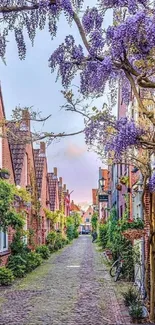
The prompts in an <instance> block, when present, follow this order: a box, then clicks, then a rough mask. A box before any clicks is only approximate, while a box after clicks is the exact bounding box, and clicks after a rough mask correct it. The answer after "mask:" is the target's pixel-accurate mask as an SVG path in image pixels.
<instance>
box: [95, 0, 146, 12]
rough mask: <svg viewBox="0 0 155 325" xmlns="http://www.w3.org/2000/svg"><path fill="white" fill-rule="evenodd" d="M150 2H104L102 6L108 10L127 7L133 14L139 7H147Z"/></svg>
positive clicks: (113, 0)
mask: <svg viewBox="0 0 155 325" xmlns="http://www.w3.org/2000/svg"><path fill="white" fill-rule="evenodd" d="M148 4H149V0H102V3H101V6H102V7H107V8H111V7H114V8H117V7H126V8H128V10H129V12H130V13H131V14H133V13H135V12H136V11H137V9H139V6H143V7H146V6H147V5H148Z"/></svg>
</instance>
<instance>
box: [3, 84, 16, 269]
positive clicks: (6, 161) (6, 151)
mask: <svg viewBox="0 0 155 325" xmlns="http://www.w3.org/2000/svg"><path fill="white" fill-rule="evenodd" d="M0 120H1V121H2V128H1V132H2V133H3V135H5V133H6V117H5V110H4V103H3V98H2V92H1V88H0ZM3 122H4V123H3ZM0 168H6V169H7V170H8V171H9V173H10V178H9V180H8V182H9V183H11V184H14V170H13V163H12V157H11V152H10V147H9V142H8V139H7V138H6V137H3V138H0ZM13 233H14V231H13V230H12V229H11V228H9V229H8V250H5V251H3V252H0V261H1V265H5V264H6V263H7V259H8V256H9V254H10V251H9V245H10V243H11V241H12V238H13Z"/></svg>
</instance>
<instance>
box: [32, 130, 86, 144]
mask: <svg viewBox="0 0 155 325" xmlns="http://www.w3.org/2000/svg"><path fill="white" fill-rule="evenodd" d="M84 130H85V129H83V130H81V131H77V132H73V133H65V132H62V133H61V132H60V133H57V134H55V133H48V132H45V133H43V134H42V135H41V134H40V135H38V137H35V134H33V133H32V141H33V142H35V141H40V140H43V139H46V138H49V139H56V138H64V137H71V136H73V135H78V134H81V133H83V132H84ZM33 135H34V138H33Z"/></svg>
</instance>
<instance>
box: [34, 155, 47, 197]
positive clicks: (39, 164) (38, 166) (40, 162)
mask: <svg viewBox="0 0 155 325" xmlns="http://www.w3.org/2000/svg"><path fill="white" fill-rule="evenodd" d="M44 162H45V157H43V156H41V154H40V149H34V163H35V170H36V180H37V188H38V195H39V197H41V189H42V179H43V170H44Z"/></svg>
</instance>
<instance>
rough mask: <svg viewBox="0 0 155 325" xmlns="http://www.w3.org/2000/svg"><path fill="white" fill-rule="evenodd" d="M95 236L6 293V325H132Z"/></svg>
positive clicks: (2, 304)
mask: <svg viewBox="0 0 155 325" xmlns="http://www.w3.org/2000/svg"><path fill="white" fill-rule="evenodd" d="M106 268H107V267H106V266H105V265H104V264H103V258H102V256H101V253H100V252H99V251H98V249H97V246H96V245H95V244H92V242H91V237H90V236H85V235H84V236H80V237H79V238H78V239H77V240H75V241H74V242H73V244H71V245H69V246H67V247H65V248H64V249H63V250H62V251H60V252H58V253H55V254H53V255H52V256H51V257H50V259H49V260H48V261H46V262H45V263H44V264H43V265H42V266H40V267H38V268H37V269H36V270H35V271H33V272H32V273H31V274H29V275H28V276H27V277H26V278H24V279H22V280H18V281H16V283H14V284H13V286H11V287H10V288H7V289H6V288H5V289H1V291H0V325H15V324H16V325H74V324H76V325H85V324H87V325H94V324H95V325H101V324H102V325H104V324H105V325H107V324H130V319H129V317H128V316H127V312H126V311H125V309H123V305H122V304H121V303H120V298H119V299H118V297H116V287H115V284H114V283H113V281H112V280H111V278H110V276H109V274H108V271H107V269H106Z"/></svg>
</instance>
